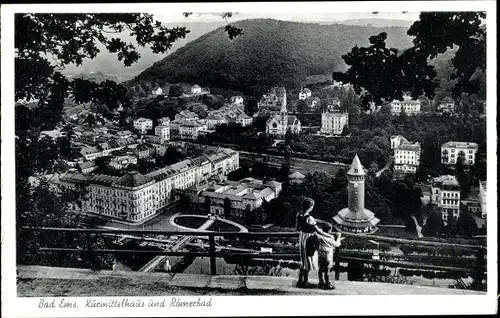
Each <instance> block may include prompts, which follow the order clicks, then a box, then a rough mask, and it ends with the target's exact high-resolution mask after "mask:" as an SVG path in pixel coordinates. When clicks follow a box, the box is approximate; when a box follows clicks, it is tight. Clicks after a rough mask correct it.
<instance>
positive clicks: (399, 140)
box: [391, 135, 408, 149]
mask: <svg viewBox="0 0 500 318" xmlns="http://www.w3.org/2000/svg"><path fill="white" fill-rule="evenodd" d="M407 142H408V140H407V139H406V138H405V137H403V136H401V135H395V136H391V149H394V148H397V147H399V145H401V144H403V143H407Z"/></svg>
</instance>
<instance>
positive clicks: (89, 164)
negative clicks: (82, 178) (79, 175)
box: [78, 161, 95, 169]
mask: <svg viewBox="0 0 500 318" xmlns="http://www.w3.org/2000/svg"><path fill="white" fill-rule="evenodd" d="M78 166H79V167H80V169H88V168H92V167H95V163H93V162H88V161H87V162H80V163H78Z"/></svg>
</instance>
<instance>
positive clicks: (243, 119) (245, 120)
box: [236, 114, 253, 127]
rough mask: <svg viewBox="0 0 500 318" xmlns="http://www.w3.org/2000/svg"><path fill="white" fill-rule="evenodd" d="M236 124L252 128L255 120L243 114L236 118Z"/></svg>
mask: <svg viewBox="0 0 500 318" xmlns="http://www.w3.org/2000/svg"><path fill="white" fill-rule="evenodd" d="M236 123H238V124H241V126H243V127H245V126H250V125H252V123H253V118H252V117H250V116H248V115H246V114H241V115H239V116H238V117H236Z"/></svg>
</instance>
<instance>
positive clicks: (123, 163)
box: [109, 155, 137, 170]
mask: <svg viewBox="0 0 500 318" xmlns="http://www.w3.org/2000/svg"><path fill="white" fill-rule="evenodd" d="M130 164H137V157H135V156H128V155H127V156H118V157H114V158H113V159H111V161H110V162H109V166H110V167H113V168H114V169H117V170H120V169H123V168H126V167H127V166H128V165H130Z"/></svg>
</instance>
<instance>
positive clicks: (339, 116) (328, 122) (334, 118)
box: [321, 112, 349, 135]
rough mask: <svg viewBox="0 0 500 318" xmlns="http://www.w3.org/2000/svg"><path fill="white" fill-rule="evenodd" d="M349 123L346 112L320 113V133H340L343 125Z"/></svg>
mask: <svg viewBox="0 0 500 318" xmlns="http://www.w3.org/2000/svg"><path fill="white" fill-rule="evenodd" d="M348 124H349V114H348V113H330V112H324V113H322V114H321V133H322V134H335V135H340V134H341V133H342V130H343V129H344V127H345V126H347V125H348Z"/></svg>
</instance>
